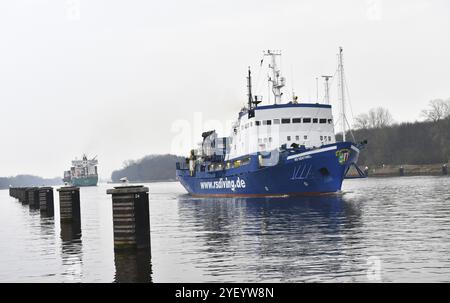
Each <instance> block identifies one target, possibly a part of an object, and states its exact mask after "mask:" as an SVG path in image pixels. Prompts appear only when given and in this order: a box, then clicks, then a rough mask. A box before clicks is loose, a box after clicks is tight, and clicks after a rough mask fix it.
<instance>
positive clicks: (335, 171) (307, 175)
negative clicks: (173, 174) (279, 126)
mask: <svg viewBox="0 0 450 303" xmlns="http://www.w3.org/2000/svg"><path fill="white" fill-rule="evenodd" d="M358 156H359V149H358V148H357V147H356V145H355V144H353V143H350V142H339V143H335V144H329V145H325V146H322V147H321V148H318V149H308V150H307V149H303V150H300V149H288V150H285V151H283V152H280V153H279V155H278V156H277V157H278V159H277V161H275V164H272V166H265V165H261V161H260V159H261V156H260V155H258V154H256V155H248V156H247V158H249V157H250V158H251V160H250V163H248V164H247V165H245V166H241V167H237V168H234V167H232V168H228V169H219V170H214V171H209V170H208V169H206V170H205V171H203V170H200V169H196V170H195V171H194V172H191V171H189V170H188V169H177V179H178V180H179V181H180V182H181V184H182V185H183V186H184V187H185V188H186V190H187V191H188V192H189V193H190V194H192V195H194V196H200V197H257V196H294V195H312V194H326V193H334V192H337V191H340V190H341V186H342V182H343V180H344V177H345V174H346V172H347V171H348V169H349V167H350V166H351V165H353V164H356V162H357V160H358Z"/></svg>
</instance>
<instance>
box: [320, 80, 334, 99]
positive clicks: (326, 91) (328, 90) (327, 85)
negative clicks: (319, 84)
mask: <svg viewBox="0 0 450 303" xmlns="http://www.w3.org/2000/svg"><path fill="white" fill-rule="evenodd" d="M322 78H324V79H325V84H324V85H325V98H324V99H325V103H326V104H330V86H329V84H328V80H330V79H331V78H333V76H322Z"/></svg>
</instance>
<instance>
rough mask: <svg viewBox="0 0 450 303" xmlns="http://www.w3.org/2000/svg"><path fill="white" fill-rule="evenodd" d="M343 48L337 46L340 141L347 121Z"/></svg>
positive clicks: (343, 135)
mask: <svg viewBox="0 0 450 303" xmlns="http://www.w3.org/2000/svg"><path fill="white" fill-rule="evenodd" d="M342 52H343V49H342V47H339V67H338V71H339V81H338V85H339V96H340V101H341V119H342V141H343V142H345V132H346V130H345V126H346V125H345V124H346V122H347V118H346V117H345V93H344V91H345V89H344V63H343V54H342Z"/></svg>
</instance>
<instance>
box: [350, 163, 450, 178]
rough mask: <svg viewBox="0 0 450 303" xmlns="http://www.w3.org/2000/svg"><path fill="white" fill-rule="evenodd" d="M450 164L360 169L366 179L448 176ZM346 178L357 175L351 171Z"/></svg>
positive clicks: (366, 167)
mask: <svg viewBox="0 0 450 303" xmlns="http://www.w3.org/2000/svg"><path fill="white" fill-rule="evenodd" d="M449 166H450V163H441V164H421V165H414V164H404V165H382V166H372V167H370V166H363V165H362V166H361V167H360V168H361V169H362V170H363V171H365V172H366V173H367V174H368V177H369V178H370V177H407V176H448V167H449ZM348 176H350V177H355V176H358V173H357V172H356V170H355V169H353V168H352V169H351V170H350V171H349V173H348Z"/></svg>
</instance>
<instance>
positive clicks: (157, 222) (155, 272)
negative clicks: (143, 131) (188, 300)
mask: <svg viewBox="0 0 450 303" xmlns="http://www.w3.org/2000/svg"><path fill="white" fill-rule="evenodd" d="M146 185H147V186H148V187H149V188H150V212H151V216H150V221H151V241H152V242H151V244H152V249H151V256H150V254H148V253H145V252H143V253H121V254H115V253H114V250H113V227H112V205H111V197H110V196H108V195H106V189H108V188H111V187H112V185H111V184H101V185H99V186H98V187H86V188H81V192H80V196H81V220H82V222H81V226H80V227H75V226H71V225H68V226H66V225H63V226H61V224H60V222H59V207H58V193H57V192H56V191H55V217H54V218H48V217H45V216H43V215H41V214H40V212H39V211H35V210H32V209H29V207H28V205H22V204H21V203H20V202H18V201H17V200H15V199H14V198H11V197H9V195H8V191H7V190H1V191H0V282H150V281H152V282H377V281H380V282H417V281H425V282H450V178H449V177H401V178H368V179H364V180H346V181H345V185H344V188H343V194H342V195H333V196H323V197H303V198H279V199H278V198H277V199H264V198H261V199H214V200H207V199H195V198H191V197H189V196H187V195H186V194H185V191H184V189H183V188H182V187H181V186H180V185H179V184H178V183H176V182H167V183H151V184H146Z"/></svg>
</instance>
